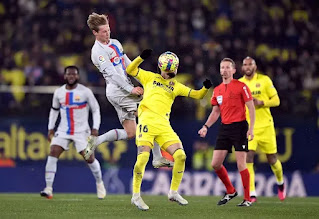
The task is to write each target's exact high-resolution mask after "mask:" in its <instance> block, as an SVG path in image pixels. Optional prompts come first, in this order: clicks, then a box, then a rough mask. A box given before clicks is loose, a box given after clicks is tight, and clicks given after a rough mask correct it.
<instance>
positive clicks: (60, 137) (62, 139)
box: [50, 132, 91, 153]
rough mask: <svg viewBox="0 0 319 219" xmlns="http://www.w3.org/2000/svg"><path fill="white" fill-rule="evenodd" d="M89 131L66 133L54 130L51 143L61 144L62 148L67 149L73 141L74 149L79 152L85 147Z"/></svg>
mask: <svg viewBox="0 0 319 219" xmlns="http://www.w3.org/2000/svg"><path fill="white" fill-rule="evenodd" d="M90 134H91V133H90V132H81V133H76V134H74V135H68V134H65V133H63V132H55V133H54V137H53V138H52V140H51V144H50V146H52V145H58V146H61V147H62V148H63V149H64V150H66V151H67V150H69V144H70V143H71V142H72V141H73V142H74V147H75V149H76V151H77V152H78V153H79V152H81V151H83V150H84V149H85V148H86V145H87V138H88V137H89V136H90Z"/></svg>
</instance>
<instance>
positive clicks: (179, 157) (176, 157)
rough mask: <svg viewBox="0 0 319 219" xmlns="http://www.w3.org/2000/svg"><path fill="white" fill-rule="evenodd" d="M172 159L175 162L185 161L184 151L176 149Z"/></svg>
mask: <svg viewBox="0 0 319 219" xmlns="http://www.w3.org/2000/svg"><path fill="white" fill-rule="evenodd" d="M173 158H174V160H175V161H177V160H178V161H181V162H185V161H186V154H185V151H184V150H182V149H178V150H177V151H175V153H174V155H173Z"/></svg>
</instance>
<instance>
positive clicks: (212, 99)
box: [210, 91, 218, 106]
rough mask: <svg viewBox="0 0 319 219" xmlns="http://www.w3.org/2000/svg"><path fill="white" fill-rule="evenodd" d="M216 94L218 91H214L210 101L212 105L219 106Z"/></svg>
mask: <svg viewBox="0 0 319 219" xmlns="http://www.w3.org/2000/svg"><path fill="white" fill-rule="evenodd" d="M215 94H216V92H215V91H213V95H212V98H211V99H210V103H211V104H212V106H217V105H218V102H217V98H216V95H215Z"/></svg>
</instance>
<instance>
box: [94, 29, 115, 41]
mask: <svg viewBox="0 0 319 219" xmlns="http://www.w3.org/2000/svg"><path fill="white" fill-rule="evenodd" d="M110 34H111V30H110V26H109V25H108V24H105V25H101V26H99V31H98V32H96V31H94V35H95V36H96V38H97V40H99V41H101V42H103V43H108V42H109V40H110Z"/></svg>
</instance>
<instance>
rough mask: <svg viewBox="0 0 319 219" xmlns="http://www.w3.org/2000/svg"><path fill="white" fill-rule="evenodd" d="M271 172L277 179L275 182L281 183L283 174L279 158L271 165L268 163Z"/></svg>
mask: <svg viewBox="0 0 319 219" xmlns="http://www.w3.org/2000/svg"><path fill="white" fill-rule="evenodd" d="M270 167H271V169H272V172H273V173H274V175H275V176H276V179H277V184H278V185H282V184H283V183H284V176H283V175H284V174H283V171H282V165H281V162H280V160H278V159H277V162H276V163H274V164H273V165H270Z"/></svg>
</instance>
